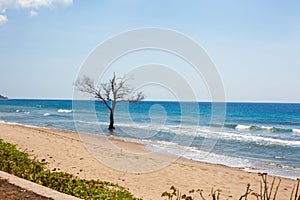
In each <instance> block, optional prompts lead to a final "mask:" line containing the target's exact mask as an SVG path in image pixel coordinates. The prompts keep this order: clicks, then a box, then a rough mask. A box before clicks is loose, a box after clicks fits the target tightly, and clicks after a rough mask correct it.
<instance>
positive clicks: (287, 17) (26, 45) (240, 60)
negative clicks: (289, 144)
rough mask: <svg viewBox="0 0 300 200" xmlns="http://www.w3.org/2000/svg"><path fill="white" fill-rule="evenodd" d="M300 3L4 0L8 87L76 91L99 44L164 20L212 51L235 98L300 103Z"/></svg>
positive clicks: (1, 30) (21, 94)
mask: <svg viewBox="0 0 300 200" xmlns="http://www.w3.org/2000/svg"><path fill="white" fill-rule="evenodd" d="M299 10H300V2H299V1H291V0H287V1H279V0H278V1H277V0H269V1H258V0H257V1H256V0H253V1H202V0H197V1H196V0H195V1H174V0H172V1H170V0H164V1H146V0H128V1H125V0H124V1H121V0H119V1H113V0H112V1H102V0H100V1H96V0H95V1H92V0H91V1H84V0H81V1H76V0H75V1H72V0H48V1H46V0H19V1H14V0H9V1H3V0H0V63H1V64H0V69H1V79H0V94H3V95H7V96H8V97H10V98H59V99H64V98H72V92H73V91H72V83H73V82H74V79H75V78H76V76H77V73H78V71H79V69H80V66H81V64H82V63H83V62H84V60H85V59H86V58H87V56H88V55H89V53H90V52H91V51H92V50H93V49H95V47H96V46H97V45H99V44H100V43H101V42H103V41H105V40H106V39H107V38H109V37H111V36H113V35H116V34H118V33H121V32H124V31H127V30H131V29H136V28H143V27H160V28H167V29H173V30H175V31H178V32H180V33H182V34H185V35H187V36H189V37H191V38H193V39H194V40H195V41H196V42H197V43H198V44H200V45H201V46H202V47H203V48H204V49H205V50H206V51H207V53H208V55H209V56H210V58H211V59H212V60H213V62H214V63H215V65H216V66H217V68H218V70H219V73H220V75H221V77H222V80H223V84H224V87H225V92H226V99H227V101H263V102H270V101H271V102H300V92H299V89H300V78H299V75H300V59H299V57H300V12H299ZM116 72H117V73H118V71H116ZM150 93H151V92H150ZM146 95H147V96H148V97H149V98H150V99H151V97H152V96H151V94H146ZM160 96H161V97H162V99H164V94H163V92H162V93H161V94H160ZM152 98H155V96H153V97H152ZM166 99H167V97H166ZM199 100H205V98H204V99H201V98H200V99H199Z"/></svg>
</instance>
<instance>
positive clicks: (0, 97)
mask: <svg viewBox="0 0 300 200" xmlns="http://www.w3.org/2000/svg"><path fill="white" fill-rule="evenodd" d="M0 99H8V98H7V97H5V96H2V95H1V94H0Z"/></svg>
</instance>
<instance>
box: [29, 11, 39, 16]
mask: <svg viewBox="0 0 300 200" xmlns="http://www.w3.org/2000/svg"><path fill="white" fill-rule="evenodd" d="M37 14H38V12H36V11H34V10H31V11H30V13H29V16H30V17H34V16H36V15H37Z"/></svg>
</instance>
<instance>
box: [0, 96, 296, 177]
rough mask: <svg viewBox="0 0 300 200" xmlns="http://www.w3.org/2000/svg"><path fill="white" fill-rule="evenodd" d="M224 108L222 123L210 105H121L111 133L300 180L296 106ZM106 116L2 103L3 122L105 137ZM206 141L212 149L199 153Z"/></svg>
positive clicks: (81, 105) (68, 104) (59, 105)
mask: <svg viewBox="0 0 300 200" xmlns="http://www.w3.org/2000/svg"><path fill="white" fill-rule="evenodd" d="M195 104H196V105H197V107H198V108H199V110H197V109H195ZM225 105H226V113H225V116H224V120H225V121H224V123H221V124H220V123H214V122H215V121H212V113H213V110H212V105H211V103H188V102H158V101H145V102H138V103H134V104H126V103H119V104H118V106H117V109H116V114H115V122H116V130H115V133H114V134H115V135H116V136H119V137H127V138H134V139H135V141H138V142H141V143H144V144H146V146H147V148H148V149H150V150H153V151H159V149H161V148H164V152H165V153H169V154H174V155H179V154H180V155H181V156H183V157H186V158H189V159H193V160H199V161H204V162H209V163H217V164H224V165H227V166H232V167H239V168H242V169H244V170H247V171H253V172H268V173H269V174H273V175H279V176H283V177H288V178H299V177H300V104H279V103H276V104H274V103H226V104H225ZM108 116H109V113H108V112H107V109H106V108H105V106H104V105H103V104H100V103H98V102H95V101H76V103H75V104H73V105H72V101H71V100H1V101H0V120H1V122H2V123H18V124H24V125H29V126H38V127H51V128H58V129H65V130H72V131H81V132H82V131H84V132H89V133H94V134H109V132H108V131H107V127H108ZM198 120H199V121H198ZM207 139H209V141H211V143H209V144H211V146H210V148H203V145H204V144H205V141H206V140H207ZM182 150H184V154H182ZM207 153H209V154H207Z"/></svg>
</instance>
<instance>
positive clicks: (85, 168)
mask: <svg viewBox="0 0 300 200" xmlns="http://www.w3.org/2000/svg"><path fill="white" fill-rule="evenodd" d="M82 135H83V136H89V137H91V138H92V142H95V141H98V140H95V139H96V138H102V139H108V140H109V141H111V142H112V143H113V144H114V145H116V147H118V148H116V149H117V151H116V152H113V151H112V150H111V149H108V150H107V152H108V153H107V154H108V156H107V157H109V158H112V159H114V161H118V162H121V161H122V162H124V157H125V159H126V160H128V159H129V157H128V155H127V154H126V153H124V152H126V151H128V152H130V153H134V157H133V158H132V159H134V161H136V162H137V163H145V165H146V166H148V167H149V166H150V168H149V169H153V168H151V167H153V166H154V165H153V164H157V163H156V162H159V161H162V160H164V159H166V160H168V158H170V157H168V155H163V154H157V153H153V152H152V153H151V152H149V151H148V150H146V149H145V148H144V147H145V146H144V145H143V144H139V143H135V142H132V141H130V139H129V140H126V139H124V138H118V137H109V136H103V135H94V134H86V133H84V134H81V133H80V135H79V134H78V133H76V132H72V131H66V130H58V129H52V128H39V127H33V126H23V125H17V124H9V123H0V138H1V139H3V140H4V141H6V142H9V143H12V144H16V145H17V148H18V149H20V150H23V151H24V150H25V151H26V152H28V153H29V154H31V155H34V156H36V157H37V159H38V160H42V159H45V160H46V162H48V163H49V164H47V168H48V169H50V170H53V171H66V172H69V173H71V174H74V175H76V176H79V177H80V178H86V179H100V180H105V181H109V182H113V183H118V184H119V185H121V186H124V187H125V188H129V191H131V192H132V193H133V194H134V195H135V196H137V197H141V198H143V199H162V198H161V197H160V196H161V194H162V193H163V192H164V191H168V190H169V188H170V187H171V186H172V185H174V186H175V187H177V188H178V189H179V190H180V191H181V192H182V193H187V192H188V190H190V189H198V188H201V189H203V190H204V193H205V194H207V195H208V194H209V193H210V190H211V187H214V188H216V189H217V188H220V189H222V193H221V196H222V197H223V198H224V197H229V196H232V197H234V198H239V197H240V196H241V195H242V194H243V193H244V191H245V189H246V186H247V184H248V183H250V184H251V187H252V189H254V190H255V191H259V190H258V187H259V181H260V177H259V176H258V175H257V173H252V172H246V171H244V170H241V169H238V168H233V167H228V166H225V165H221V164H210V163H204V162H199V161H192V160H188V159H185V158H179V159H175V160H174V161H173V162H172V163H171V164H169V165H167V166H166V167H164V168H161V169H159V170H156V171H153V172H150V171H149V172H147V173H139V172H137V173H126V172H124V171H120V170H116V169H112V168H111V167H110V166H107V165H105V164H103V163H101V162H99V161H98V160H97V158H95V156H94V155H95V154H94V155H91V154H90V152H89V151H88V150H87V149H86V146H85V145H84V144H83V143H82V138H81V139H80V136H82ZM89 137H87V138H89ZM94 145H95V143H92V145H91V146H94ZM97 145H100V146H101V145H102V146H101V152H103V151H104V150H105V149H106V148H108V147H107V146H105V144H104V143H97ZM98 147H99V146H98ZM110 147H111V145H110ZM110 147H109V148H110ZM97 149H99V148H97ZM123 150H124V151H123ZM113 153H114V154H113ZM123 154H124V155H123ZM136 155H141V156H140V157H136ZM145 155H151V159H154V161H153V162H152V163H148V162H145V161H148V158H147V159H145ZM122 156H123V157H122ZM122 158H123V159H122ZM118 159H121V160H118ZM143 159H144V160H143ZM155 159H158V160H155ZM129 160H130V159H129ZM118 164H119V165H118V166H122V167H124V166H126V165H128V163H118ZM159 164H161V163H159ZM129 167H130V166H129ZM128 169H130V168H128ZM129 171H130V170H129ZM280 179H281V180H282V183H281V187H280V190H279V192H278V193H279V196H278V198H279V199H282V198H280V195H283V196H282V197H286V196H289V195H290V192H291V190H292V187H293V185H294V184H295V181H294V180H292V179H288V178H280Z"/></svg>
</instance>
